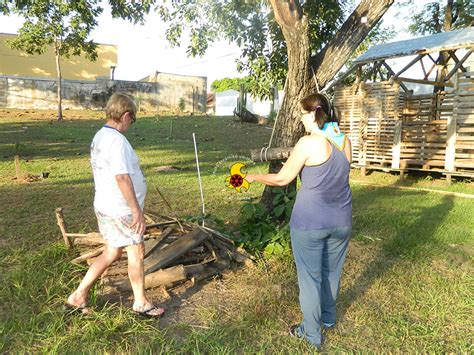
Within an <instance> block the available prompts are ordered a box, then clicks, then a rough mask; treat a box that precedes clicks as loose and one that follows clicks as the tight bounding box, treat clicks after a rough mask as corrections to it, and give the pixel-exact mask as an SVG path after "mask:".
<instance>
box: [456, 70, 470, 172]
mask: <svg viewBox="0 0 474 355" xmlns="http://www.w3.org/2000/svg"><path fill="white" fill-rule="evenodd" d="M473 78H474V72H466V73H459V74H458V77H457V84H456V90H455V93H454V107H455V109H454V113H453V116H454V122H455V125H456V137H455V142H454V145H455V155H454V169H455V170H456V171H458V172H459V171H464V172H466V173H470V174H472V175H473V176H474V171H473V170H472V169H474V79H473Z"/></svg>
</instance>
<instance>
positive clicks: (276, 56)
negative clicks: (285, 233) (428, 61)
mask: <svg viewBox="0 0 474 355" xmlns="http://www.w3.org/2000/svg"><path fill="white" fill-rule="evenodd" d="M393 2H394V0H362V1H360V3H359V4H358V6H357V7H355V9H354V10H353V11H352V12H351V13H350V15H349V16H347V18H346V19H345V20H344V21H343V15H344V13H345V10H347V7H349V6H351V5H352V2H351V1H346V2H343V1H332V0H308V1H305V2H300V1H298V0H286V1H284V0H269V1H268V2H267V1H262V0H260V1H259V0H254V1H238V0H228V1H219V0H214V1H202V2H196V1H194V0H182V1H179V2H171V3H170V4H168V5H167V6H161V7H159V11H160V13H161V14H162V16H163V19H164V20H166V21H169V22H170V23H171V26H170V28H169V31H168V38H169V39H170V40H171V41H172V43H177V44H180V43H181V40H180V37H181V33H182V32H183V27H186V26H187V27H188V30H189V31H190V33H191V42H190V44H189V46H188V51H189V53H191V54H195V53H197V54H200V53H202V52H203V51H204V50H205V49H206V48H207V46H208V44H209V42H210V41H212V40H213V39H215V38H219V37H223V38H227V39H228V40H231V41H235V42H236V43H237V44H239V45H240V46H241V47H243V52H242V57H243V60H242V61H241V63H240V64H241V66H243V67H245V69H247V70H248V71H249V74H250V76H251V77H254V78H256V81H257V82H258V83H257V84H259V85H256V87H257V90H255V88H254V89H253V91H254V93H257V94H262V92H263V91H264V90H269V89H268V88H271V86H272V84H275V83H278V82H279V81H281V80H282V79H283V78H285V82H286V84H285V85H284V88H285V89H284V90H285V91H284V95H285V96H284V99H283V102H282V105H281V108H280V111H279V113H278V117H277V123H276V126H275V132H274V140H273V144H272V146H273V147H291V146H293V145H294V144H295V143H296V141H297V140H298V139H299V138H300V137H301V135H302V134H303V131H302V127H301V125H300V124H299V118H300V107H299V100H300V99H301V98H303V97H304V96H306V95H307V94H309V93H311V92H314V91H316V87H317V86H319V88H320V89H322V88H324V86H325V85H326V84H327V83H328V82H329V81H330V80H331V79H332V78H333V77H334V76H335V75H336V73H337V72H338V71H339V70H340V69H341V67H342V66H343V65H344V64H345V63H346V61H347V60H348V59H349V57H350V56H351V54H352V53H353V52H354V51H355V50H356V48H357V47H358V46H359V45H360V44H361V43H362V42H363V40H364V39H365V38H366V36H367V35H368V33H369V32H370V31H371V29H372V28H373V27H374V26H375V25H376V24H377V23H378V21H379V20H380V19H381V17H382V16H383V14H384V13H385V12H386V11H387V10H388V8H389V7H390V6H391V5H392V3H393ZM262 83H263V85H262ZM316 83H317V84H316ZM255 91H256V92H255ZM263 93H265V92H263ZM280 167H281V166H280V164H279V163H278V162H271V163H270V172H276V171H278V170H279V169H280ZM271 200H272V194H271V191H270V189H266V191H265V193H264V196H263V201H264V202H265V203H266V205H267V206H268V207H271V203H270V201H271Z"/></svg>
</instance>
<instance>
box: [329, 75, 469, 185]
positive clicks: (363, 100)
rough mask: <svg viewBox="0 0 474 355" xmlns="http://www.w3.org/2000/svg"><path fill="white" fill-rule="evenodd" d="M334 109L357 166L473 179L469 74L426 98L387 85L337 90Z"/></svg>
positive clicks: (359, 86) (340, 88) (384, 83)
mask: <svg viewBox="0 0 474 355" xmlns="http://www.w3.org/2000/svg"><path fill="white" fill-rule="evenodd" d="M334 104H335V105H336V106H337V107H338V108H339V110H340V111H341V114H342V119H341V129H342V130H343V131H344V132H346V133H347V134H348V136H349V138H350V139H351V141H352V145H353V153H352V155H353V162H354V163H355V165H356V166H358V167H360V168H363V169H382V170H397V171H402V172H403V171H405V170H429V171H439V172H442V173H444V174H445V175H447V176H448V177H449V178H450V176H451V175H461V176H470V177H474V72H467V73H459V74H457V80H456V85H455V87H454V90H452V91H450V92H438V93H433V94H426V95H410V94H406V93H405V92H403V91H401V90H400V86H399V84H398V83H397V82H389V81H384V82H375V83H362V84H360V85H354V86H351V87H339V88H337V89H336V91H335V95H334Z"/></svg>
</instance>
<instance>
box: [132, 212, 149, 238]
mask: <svg viewBox="0 0 474 355" xmlns="http://www.w3.org/2000/svg"><path fill="white" fill-rule="evenodd" d="M130 228H131V229H133V230H134V231H135V233H137V234H140V235H143V233H145V228H146V222H145V216H144V215H143V212H142V210H137V211H133V212H132V223H131V224H130Z"/></svg>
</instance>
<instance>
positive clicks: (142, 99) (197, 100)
mask: <svg viewBox="0 0 474 355" xmlns="http://www.w3.org/2000/svg"><path fill="white" fill-rule="evenodd" d="M168 75H169V77H168V78H169V79H170V78H171V75H170V74H168ZM180 78H181V79H182V78H183V77H182V76H180ZM189 80H190V81H193V80H197V82H196V83H195V86H192V87H189V86H184V85H183V84H182V82H174V81H172V80H166V81H164V82H161V81H160V80H159V81H157V82H152V83H150V82H140V81H124V80H95V81H90V80H83V81H80V80H63V85H62V89H63V109H68V108H69V109H85V108H89V109H102V108H103V107H104V106H105V103H106V101H107V99H108V98H109V97H110V95H112V93H114V92H123V93H127V94H129V95H132V96H133V97H135V99H136V101H137V104H138V107H139V110H140V111H149V112H163V111H178V109H179V101H180V99H183V100H184V103H185V107H184V109H185V110H186V111H187V112H190V113H191V112H192V113H205V112H206V101H205V99H206V95H207V94H206V78H200V77H189ZM193 88H194V89H193ZM0 107H3V108H23V109H55V108H57V80H55V79H37V78H35V79H33V78H21V77H13V76H10V77H9V76H0Z"/></svg>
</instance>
